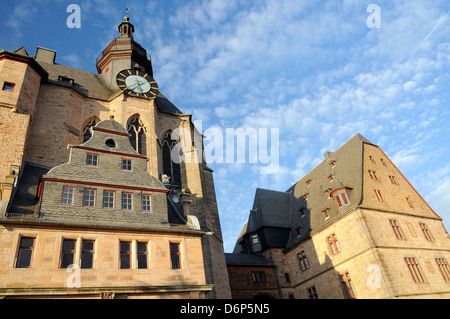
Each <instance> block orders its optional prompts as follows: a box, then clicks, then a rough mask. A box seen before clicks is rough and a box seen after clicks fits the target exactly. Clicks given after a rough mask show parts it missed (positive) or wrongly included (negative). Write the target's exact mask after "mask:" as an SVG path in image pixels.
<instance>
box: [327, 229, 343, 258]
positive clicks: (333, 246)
mask: <svg viewBox="0 0 450 319" xmlns="http://www.w3.org/2000/svg"><path fill="white" fill-rule="evenodd" d="M327 242H328V245H329V246H330V250H331V253H332V254H333V255H336V254H338V253H339V252H340V251H341V246H340V245H339V242H338V240H337V237H336V235H335V234H333V235H331V236H328V238H327Z"/></svg>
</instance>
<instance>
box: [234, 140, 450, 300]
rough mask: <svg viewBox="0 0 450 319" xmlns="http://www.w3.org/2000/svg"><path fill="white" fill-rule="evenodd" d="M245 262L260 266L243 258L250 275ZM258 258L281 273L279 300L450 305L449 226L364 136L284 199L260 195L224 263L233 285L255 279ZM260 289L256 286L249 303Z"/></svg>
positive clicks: (333, 154)
mask: <svg viewBox="0 0 450 319" xmlns="http://www.w3.org/2000/svg"><path fill="white" fill-rule="evenodd" d="M240 255H244V256H245V255H255V256H258V258H259V259H258V260H255V261H254V262H253V263H249V262H248V261H250V260H251V259H250V258H242V257H241V259H242V260H243V262H242V264H243V265H244V264H245V265H246V266H247V268H244V267H240V268H238V266H239V263H237V262H235V261H236V260H239V256H240ZM261 258H263V259H265V260H266V261H265V264H266V265H273V266H274V268H273V270H274V271H275V274H276V282H277V287H278V290H279V293H278V294H276V293H272V294H271V296H272V297H274V298H299V299H306V298H312V299H316V298H323V299H327V298H332V299H341V298H358V299H359V298H367V299H378V298H386V299H388V298H450V266H449V264H448V262H449V260H450V237H449V235H448V233H447V231H446V229H445V227H444V225H443V223H442V219H441V218H440V217H439V216H438V215H437V214H436V213H435V212H434V211H433V210H432V209H431V208H430V206H429V205H428V204H427V203H426V202H425V200H424V199H423V198H422V197H421V196H420V194H419V193H418V192H417V191H416V190H415V189H414V187H413V186H412V185H411V184H410V183H409V182H408V180H407V179H406V178H405V177H404V176H403V175H402V173H401V172H400V171H399V170H398V169H397V167H396V166H395V165H394V163H392V161H391V160H390V159H389V158H388V157H387V156H386V155H385V153H384V152H383V151H382V150H381V149H380V148H379V147H378V146H376V145H374V144H372V143H370V142H369V141H368V140H367V139H365V138H364V137H363V136H361V135H360V134H356V135H355V136H354V137H352V138H351V139H350V140H349V141H348V142H346V143H345V144H344V145H342V146H341V147H340V148H339V149H338V150H336V151H335V152H326V153H325V160H324V161H323V162H322V163H320V164H319V165H318V166H317V167H315V168H314V169H313V170H312V171H311V172H309V173H308V174H306V175H305V176H304V177H303V178H302V179H300V180H299V181H298V182H297V183H295V184H294V185H292V186H291V187H290V188H289V189H288V190H287V191H285V192H280V191H273V190H265V189H257V190H256V194H255V199H254V204H253V207H252V210H251V211H250V215H249V218H248V222H247V223H246V224H245V226H244V228H243V230H242V232H241V235H240V236H239V238H238V240H237V243H236V246H235V249H234V251H233V254H227V263H228V269H229V273H230V277H231V276H238V275H240V276H244V275H245V274H247V275H248V273H251V272H252V271H255V269H256V267H257V266H258V264H259V265H261V264H264V261H262V260H261ZM237 272H238V274H237ZM239 272H240V273H239ZM264 272H266V273H270V272H271V270H269V269H267V268H266V269H265V270H264ZM259 276H260V277H259V278H261V277H262V276H264V275H262V274H260V275H259ZM266 277H267V276H266ZM257 288H258V289H257ZM259 288H260V287H257V286H249V289H247V290H245V292H246V296H247V297H248V298H251V297H254V296H257V295H258V294H259V293H260V290H259ZM231 290H232V293H233V298H236V297H237V296H242V293H243V290H242V289H240V288H239V286H237V285H236V284H235V283H234V282H233V281H231Z"/></svg>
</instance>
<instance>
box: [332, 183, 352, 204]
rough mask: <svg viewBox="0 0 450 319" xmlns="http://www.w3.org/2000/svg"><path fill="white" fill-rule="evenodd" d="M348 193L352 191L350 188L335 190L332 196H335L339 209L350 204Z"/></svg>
mask: <svg viewBox="0 0 450 319" xmlns="http://www.w3.org/2000/svg"><path fill="white" fill-rule="evenodd" d="M347 191H351V189H350V188H342V189H338V190H335V191H334V192H333V193H332V194H331V195H332V196H334V202H335V204H336V208H337V209H339V208H341V207H344V206H347V205H349V204H350V200H349V198H348V195H347Z"/></svg>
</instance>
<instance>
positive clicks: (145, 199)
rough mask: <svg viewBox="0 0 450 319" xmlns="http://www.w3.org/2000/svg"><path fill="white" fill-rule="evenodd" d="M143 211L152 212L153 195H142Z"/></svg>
mask: <svg viewBox="0 0 450 319" xmlns="http://www.w3.org/2000/svg"><path fill="white" fill-rule="evenodd" d="M142 210H143V211H144V212H151V211H152V195H150V194H142Z"/></svg>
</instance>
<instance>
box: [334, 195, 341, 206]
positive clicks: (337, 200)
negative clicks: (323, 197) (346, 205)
mask: <svg viewBox="0 0 450 319" xmlns="http://www.w3.org/2000/svg"><path fill="white" fill-rule="evenodd" d="M335 201H336V206H337V207H338V208H340V207H342V202H341V200H340V198H339V195H336V197H335Z"/></svg>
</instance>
